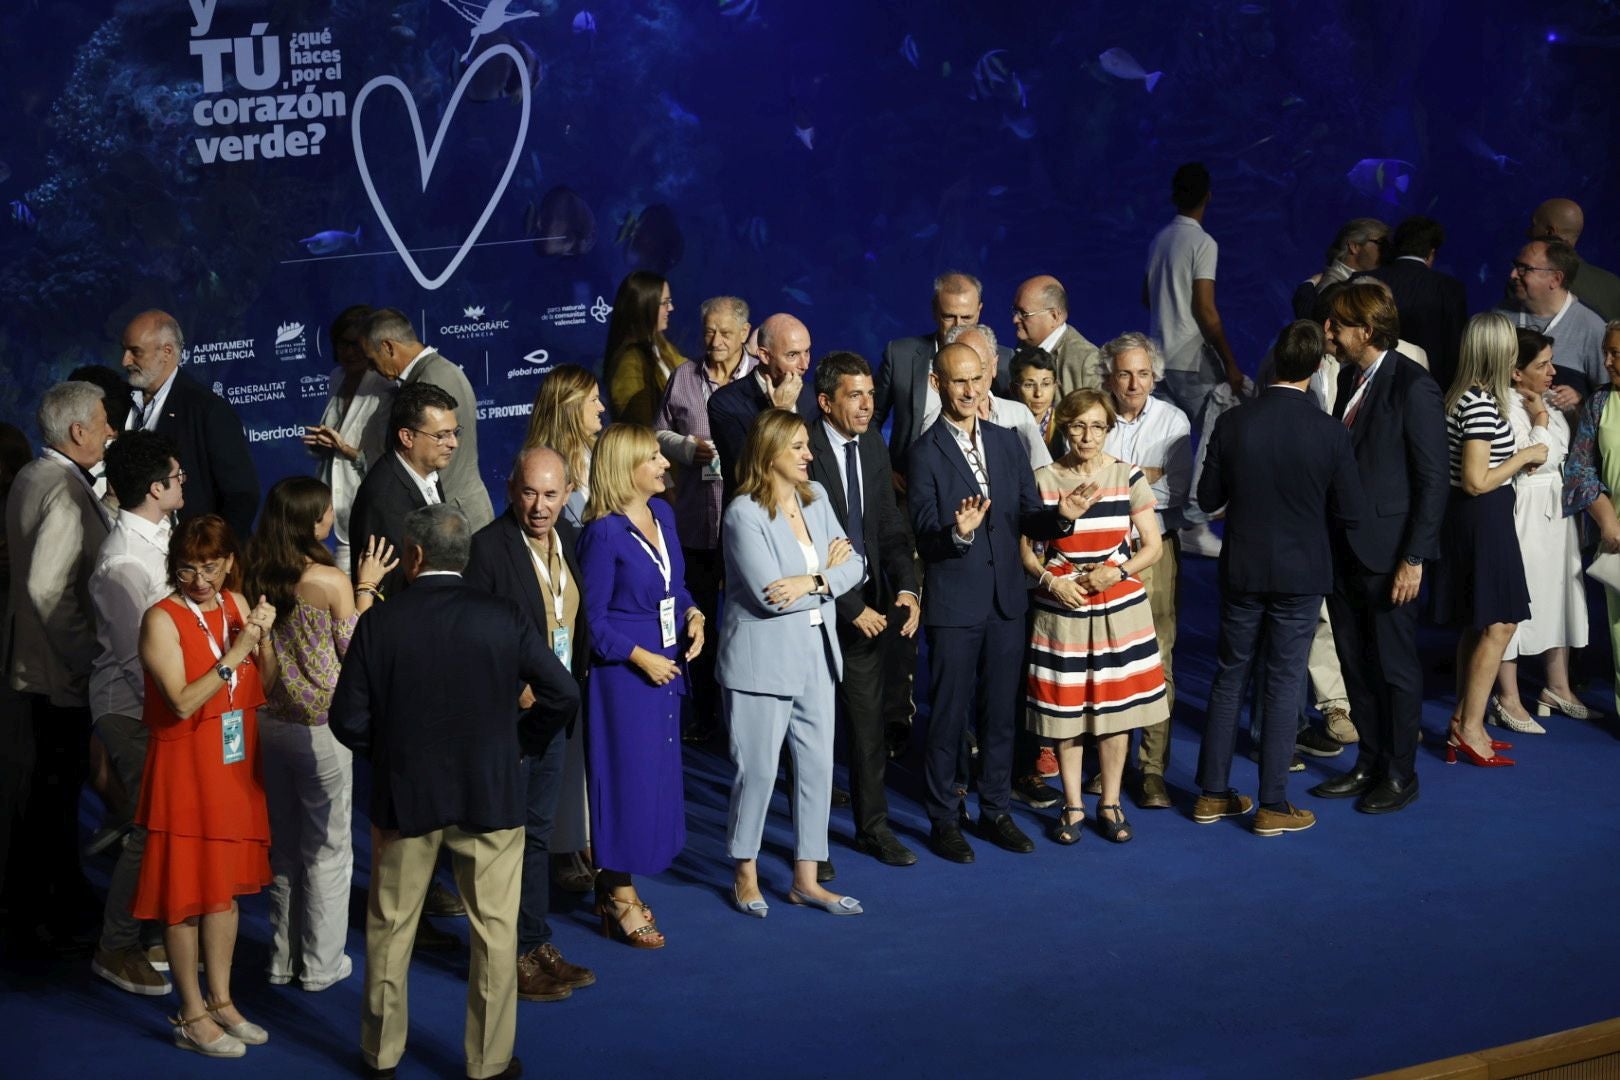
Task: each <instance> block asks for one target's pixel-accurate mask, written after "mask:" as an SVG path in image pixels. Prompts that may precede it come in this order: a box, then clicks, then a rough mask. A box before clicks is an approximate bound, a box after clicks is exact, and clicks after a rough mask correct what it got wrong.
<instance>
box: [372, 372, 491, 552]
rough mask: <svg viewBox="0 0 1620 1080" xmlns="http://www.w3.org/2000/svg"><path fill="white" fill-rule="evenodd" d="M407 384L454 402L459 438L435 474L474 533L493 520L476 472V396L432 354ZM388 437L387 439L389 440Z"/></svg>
mask: <svg viewBox="0 0 1620 1080" xmlns="http://www.w3.org/2000/svg"><path fill="white" fill-rule="evenodd" d="M408 381H409V382H413V383H418V382H423V383H430V384H432V385H433V386H437V387H438V388H439V389H441V390H443V391H444V392H445V393H447V394H449V395H450V396H451V397H453V398H455V399H456V423H457V424H459V425H461V437H460V438H459V439H457V440H456V444H457V445H456V452H455V455H454V456H453V457H451V459H450V464H449V465H447V466H446V467H445V468H444V469H443V470H442V471H441V472H440V473H439V481H440V482H441V483H442V484H443V485H444V497H445V499H446V500H448V501H449V502H453V503H455V504H456V505H457V506H459V507H461V512H462V513H463V514H466V515H467V523H468V524H469V525H471V526H472V531H473V532H477V531H478V530H479V529H482V528H483V527H484V526H485V525H488V524H489V523H490V522H492V521H494V520H495V506H494V504H493V503H491V502H490V499H489V488H487V487H486V486H484V478H483V476H482V475H481V474H480V473H479V471H478V395H477V394H475V393H473V388H472V383H470V382H468V381H467V376H466V375H465V374H463V373H462V370H461V369H460V368H459V367H457V366H456V365H455V364H452V363H451V362H450V361H449V360H447V359H446V358H445V357H444V356H443V354H441V353H439V352H437V351H435V352H434V353H433V355H431V356H425V357H423V358H422V362H421V363H420V364H417V365H416V367H415V369H414V370H412V371H411V377H410V379H409V380H408ZM390 437H391V436H390Z"/></svg>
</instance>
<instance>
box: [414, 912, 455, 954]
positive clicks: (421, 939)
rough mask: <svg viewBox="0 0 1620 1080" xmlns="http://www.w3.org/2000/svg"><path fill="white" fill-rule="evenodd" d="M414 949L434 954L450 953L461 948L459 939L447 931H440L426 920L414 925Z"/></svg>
mask: <svg viewBox="0 0 1620 1080" xmlns="http://www.w3.org/2000/svg"><path fill="white" fill-rule="evenodd" d="M415 947H416V948H418V949H431V950H433V951H435V952H450V951H452V950H455V949H459V948H461V939H460V938H458V937H456V935H454V934H452V933H450V932H449V931H448V930H440V929H439V928H438V927H437V926H434V925H433V924H432V923H430V922H428V921H427V920H426V919H420V920H418V921H417V924H416V946H415Z"/></svg>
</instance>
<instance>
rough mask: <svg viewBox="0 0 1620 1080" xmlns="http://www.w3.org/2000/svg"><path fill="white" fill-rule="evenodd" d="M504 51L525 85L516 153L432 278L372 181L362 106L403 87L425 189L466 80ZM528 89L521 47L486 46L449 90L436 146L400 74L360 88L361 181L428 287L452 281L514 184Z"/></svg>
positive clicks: (354, 128) (356, 115)
mask: <svg viewBox="0 0 1620 1080" xmlns="http://www.w3.org/2000/svg"><path fill="white" fill-rule="evenodd" d="M501 55H504V56H506V57H508V58H510V59H511V61H512V64H513V65H514V66H515V67H516V68H517V72H518V78H519V80H520V81H521V82H522V84H523V117H522V120H521V121H520V122H519V124H518V130H517V138H516V139H514V140H513V141H512V156H511V157H509V158H508V159H507V161H506V171H505V172H504V173H502V174H501V182H500V183H499V184H497V185H495V193H494V194H493V195H491V196H490V199H489V202H488V203H486V204H485V205H484V212H483V213H482V214H480V215H479V216H478V222H477V224H475V225H474V226H473V227H472V231H471V232H469V233H468V234H467V239H465V240H463V241H462V242H461V246H460V247H458V248H457V249H456V253H455V256H454V257H452V258H451V260H450V265H448V266H446V267H445V268H444V272H443V273H441V274H440V275H439V276H438V277H435V278H429V277H427V276H426V275H425V274H423V273H422V268H421V267H420V266H418V265H417V264H416V259H415V258H413V257H412V255H411V253H410V250H409V249H408V248H406V246H405V241H403V240H401V239H400V237H399V231H398V230H397V229H395V228H394V222H393V219H392V218H390V217H389V216H388V211H387V210H385V209H383V204H382V200H381V199H380V198H378V197H377V188H376V185H374V184H373V183H372V182H371V169H370V168H369V167H368V166H367V165H366V151H365V146H364V144H363V143H362V142H361V138H360V113H361V108H362V106H364V105H365V103H366V98H368V97H369V96H370V95H371V92H372V91H373V90H376V89H377V88H379V87H384V86H390V87H393V88H394V89H395V90H397V91H399V96H400V97H401V98H403V99H404V100H405V108H406V111H408V112H409V113H410V116H411V130H412V131H413V132H414V133H415V135H416V158H417V165H418V167H419V169H420V170H421V174H422V191H423V193H426V192H427V186H428V179H429V177H431V176H432V175H433V166H434V165H435V164H436V163H437V162H438V159H439V148H440V146H442V145H443V144H444V133H445V130H446V129H447V128H448V127H449V126H450V119H451V117H453V116H455V115H456V108H457V106H459V105H460V104H461V96H462V95H463V94H464V93H466V92H467V84H468V83H469V82H471V81H472V77H473V76H474V75H475V74H477V72H478V69H479V68H481V67H483V66H484V65H485V64H486V63H488V62H489V61H491V60H493V59H494V58H495V57H497V56H501ZM529 90H530V87H529V69H528V66H527V64H525V62H524V60H523V57H522V56H521V55H519V53H518V51H517V50H516V49H514V48H513V47H512V46H510V45H507V44H505V43H504V42H503V43H502V44H499V45H496V46H494V47H493V48H489V49H486V50H484V51H483V52H482V53H480V54H479V55H478V58H477V59H475V60H474V61H473V62H472V64H471V65H470V66H469V67H468V68H467V70H466V71H464V72H463V73H462V75H461V81H460V82H458V83H456V90H455V93H453V94H451V95H450V104H449V105H448V106H446V107H445V110H444V115H443V116H442V117H440V118H439V130H438V131H437V132H435V133H434V136H433V146H432V148H431V149H430V148H429V147H428V146H427V144H426V142H425V141H424V139H423V136H422V118H421V116H420V115H418V113H417V111H416V99H415V98H414V97H412V96H411V92H410V89H409V88H408V87H406V85H405V84H404V83H402V82H400V81H399V79H397V78H395V77H394V76H392V75H379V76H377V77H376V78H375V79H372V80H371V81H370V82H368V83H366V85H365V86H363V87H361V88H360V93H359V94H357V95H355V99H354V107H353V113H352V116H353V122H352V124H351V126H350V135H351V136H352V139H353V142H354V163H355V165H356V166H357V167H358V168H359V170H360V182H361V183H363V184H364V185H365V187H366V195H367V196H368V197H369V198H370V199H371V208H372V209H373V210H375V211H376V212H377V218H378V220H379V221H381V222H382V227H383V231H384V232H386V233H387V234H388V239H389V240H391V241H392V242H393V244H394V250H395V251H397V252H399V257H400V258H401V259H404V260H405V266H406V268H407V269H408V270H410V272H411V276H412V277H414V278H415V279H416V281H417V284H419V285H421V286H422V288H424V289H428V290H433V289H437V288H438V287H439V286H441V285H443V284H444V283H445V282H446V281H449V280H450V275H452V274H454V273H455V272H456V269H457V267H459V266H460V265H461V261H462V260H463V259H465V258H466V257H467V253H468V252H469V251H471V250H472V246H473V244H475V243H477V242H478V238H479V236H481V235H482V234H483V232H484V226H485V225H487V224H488V223H489V219H490V215H491V214H493V213H495V207H496V205H497V204H498V203H499V202H500V201H501V196H503V195H505V194H506V185H507V184H509V183H511V181H512V174H513V173H514V172H515V171H517V163H518V158H519V157H521V156H522V155H523V145H524V143H525V141H526V140H527V139H528V137H529Z"/></svg>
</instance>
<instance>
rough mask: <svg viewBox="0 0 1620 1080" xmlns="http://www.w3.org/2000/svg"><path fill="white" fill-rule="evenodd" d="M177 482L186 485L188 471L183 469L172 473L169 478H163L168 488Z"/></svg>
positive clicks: (164, 484)
mask: <svg viewBox="0 0 1620 1080" xmlns="http://www.w3.org/2000/svg"><path fill="white" fill-rule="evenodd" d="M176 480H178V481H180V482H181V483H182V484H183V483H185V482H186V470H184V469H181V470H180V471H179V472H173V473H170V474H169V475H168V476H165V477H164V478H163V486H164V487H168V486H169V484H171V483H172V482H174V481H176Z"/></svg>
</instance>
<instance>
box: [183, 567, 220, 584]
mask: <svg viewBox="0 0 1620 1080" xmlns="http://www.w3.org/2000/svg"><path fill="white" fill-rule="evenodd" d="M223 569H225V564H224V563H221V562H211V563H203V564H202V565H201V566H179V567H176V568H175V571H174V579H175V580H176V581H178V582H180V584H182V585H190V584H191V583H192V582H193V581H196V580H197V579H198V578H199V577H201V578H203V579H204V580H206V581H212V580H213V579H214V578H217V577H219V574H220V571H221V570H223Z"/></svg>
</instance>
